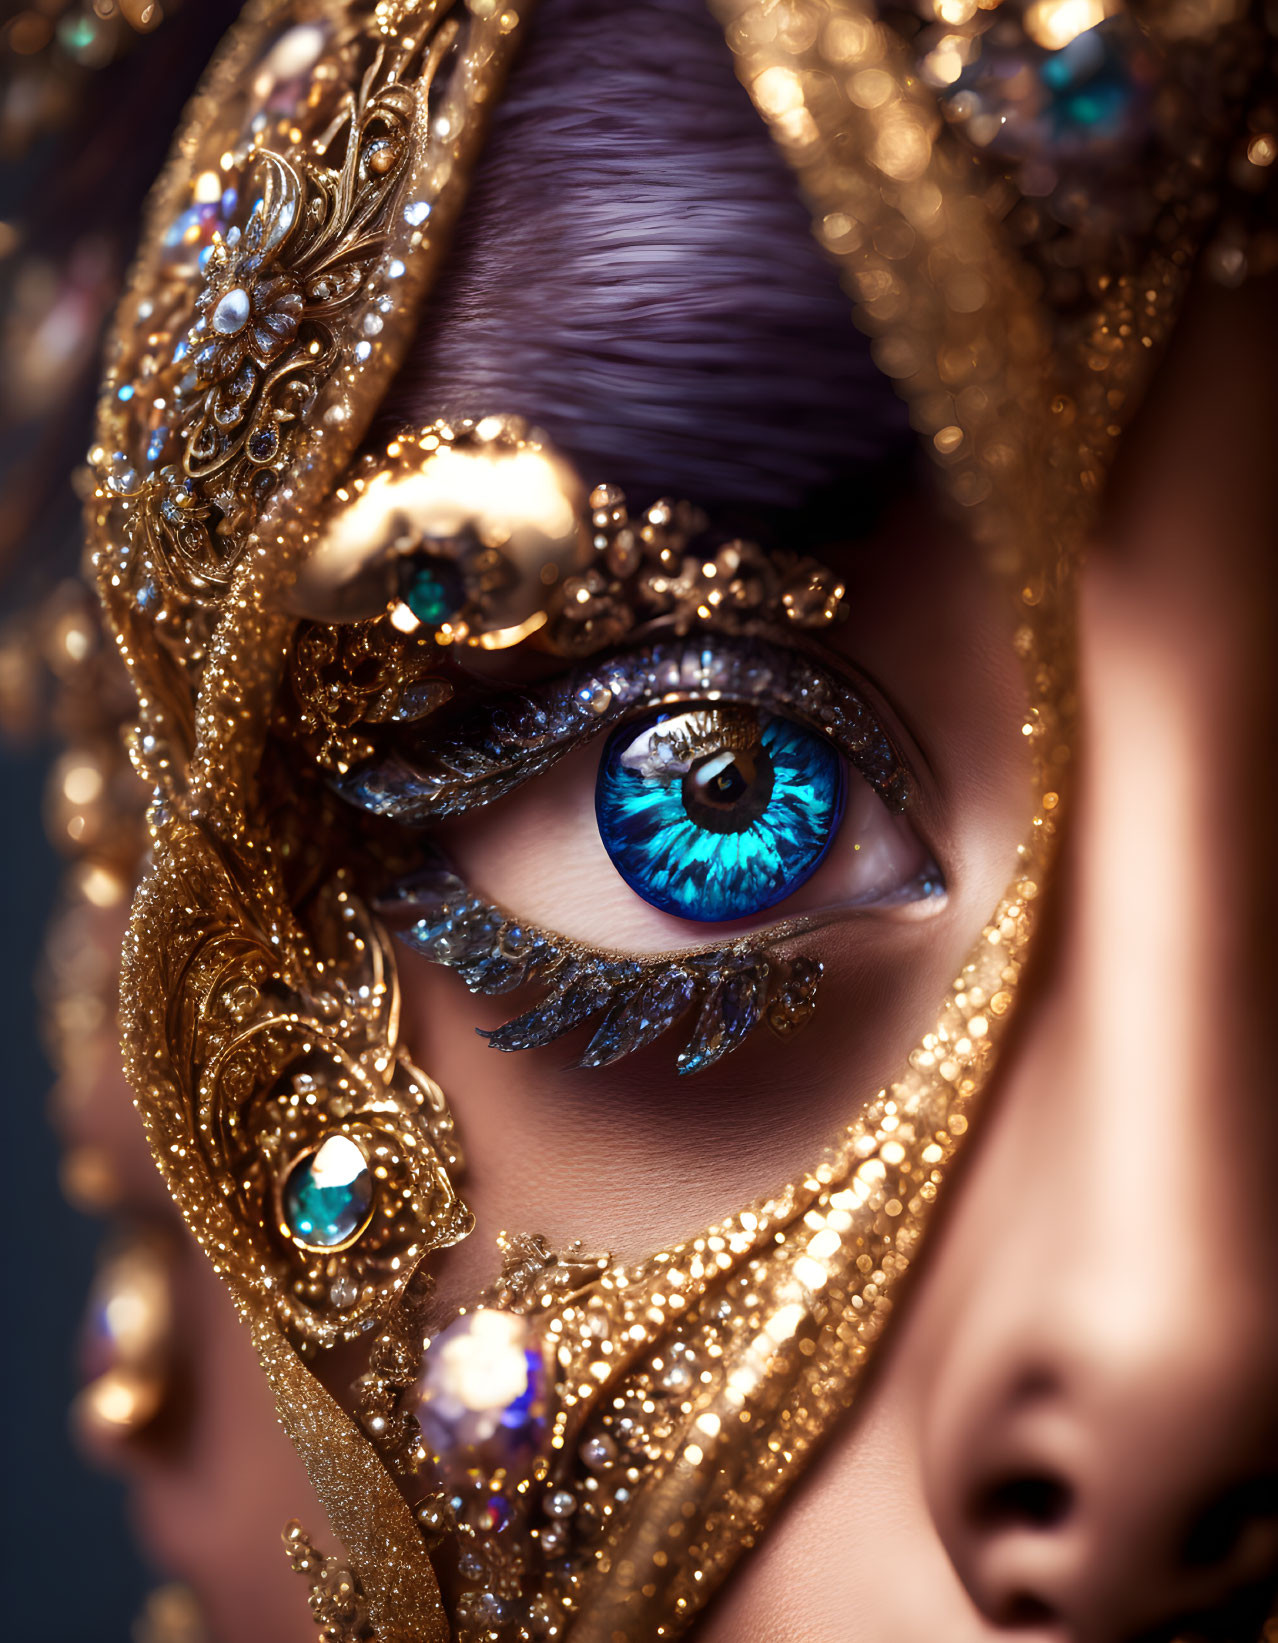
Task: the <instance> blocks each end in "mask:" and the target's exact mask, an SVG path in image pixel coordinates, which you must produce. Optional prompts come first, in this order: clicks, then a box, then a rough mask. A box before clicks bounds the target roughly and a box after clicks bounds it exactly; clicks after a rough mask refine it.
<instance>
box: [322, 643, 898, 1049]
mask: <svg viewBox="0 0 1278 1643" xmlns="http://www.w3.org/2000/svg"><path fill="white" fill-rule="evenodd" d="M671 701H678V702H682V703H685V704H686V703H693V704H698V705H699V704H702V703H704V704H707V705H709V704H712V703H735V704H739V705H742V706H748V707H759V708H765V709H767V710H768V711H770V712H773V713H776V712H782V713H789V714H792V715H793V716H794V717H795V718H797V719H799V720H800V721H801V722H803V723H805V724H807V725H808V726H810V727H811V728H813V729H815V730H818V731H820V732H821V734H822V735H824V736H825V737H827V738H828V739H829V740H830V741H831V742H832V743H833V744H834V746H835V747H836V748H837V749H838V750H839V752H840V753H842V754H843V755H844V757H846V758H847V760H848V762H849V763H850V764H851V765H853V767H854V768H855V769H856V770H858V771H859V772H860V773H861V775H862V776H863V777H864V778H865V780H866V781H867V782H868V783H869V785H870V786H871V787H872V788H873V789H874V790H875V792H876V793H877V794H878V795H879V797H880V799H882V801H883V802H884V803H885V804H886V805H887V806H888V807H889V808H890V809H893V810H901V809H903V808H904V807H905V804H906V801H907V798H908V795H909V781H908V776H907V773H906V770H905V768H904V765H903V763H902V761H901V759H900V757H899V755H898V754H897V752H896V749H895V747H894V746H893V743H892V741H891V739H890V738H889V736H888V734H887V732H886V731H885V730H884V728H883V727H882V725H881V724H880V722H879V720H878V718H877V716H876V715H875V713H874V712H873V710H872V709H871V708H870V706H869V705H868V703H867V702H866V701H865V699H864V698H863V696H862V695H861V694H860V693H859V692H858V691H857V690H856V689H854V688H853V687H852V686H851V685H850V684H849V683H848V682H847V681H846V680H845V679H843V678H842V677H841V676H840V675H839V674H837V673H835V672H834V671H832V670H831V669H829V668H826V667H823V666H822V665H820V664H819V663H817V662H815V661H814V660H812V659H810V658H808V657H807V656H804V655H801V654H800V653H798V652H796V651H793V650H791V649H788V648H786V649H782V648H778V647H776V646H773V645H769V644H767V643H765V642H763V641H761V640H758V639H752V640H744V641H743V640H730V639H725V640H720V639H716V640H708V639H706V638H705V636H704V635H703V636H699V637H692V638H688V639H678V640H674V639H672V640H664V641H659V642H657V643H654V644H651V645H648V646H646V647H644V648H642V649H639V650H637V651H632V652H630V653H628V654H626V653H622V654H618V655H615V656H613V657H611V658H608V659H605V660H603V661H598V660H596V661H593V662H591V663H588V664H585V665H582V666H580V667H578V668H576V669H575V670H573V671H572V672H571V673H569V674H567V675H565V676H563V677H561V678H560V679H558V680H556V681H553V682H552V683H550V684H548V685H546V686H544V687H542V688H541V689H540V690H526V691H517V692H506V693H501V694H495V695H494V696H492V697H490V698H488V700H487V701H481V702H478V703H472V704H471V705H470V706H469V707H467V708H465V709H463V710H462V711H460V712H458V713H454V714H453V715H452V716H451V720H445V719H444V716H443V715H442V714H441V715H437V716H435V717H434V718H433V719H432V720H431V723H430V727H429V731H427V732H425V733H423V734H422V735H421V736H420V738H419V739H418V741H417V745H416V746H412V745H410V746H409V747H408V748H407V749H406V750H405V751H403V752H401V751H399V750H398V749H396V750H395V751H393V752H391V753H390V754H389V755H388V756H387V757H385V758H384V759H382V760H381V761H380V762H379V763H377V764H375V765H373V766H370V767H365V768H363V769H361V770H357V771H355V772H354V773H352V774H351V775H350V776H349V777H346V778H344V779H343V780H341V781H340V782H339V784H338V785H339V787H340V789H341V790H342V791H343V792H344V793H345V794H346V796H347V797H348V798H350V799H353V800H354V801H355V802H356V803H358V804H359V805H361V806H362V807H363V808H365V809H368V810H371V811H375V812H378V813H381V814H388V815H391V816H394V817H395V818H396V819H398V820H400V821H403V822H407V823H410V824H418V825H421V824H424V823H428V822H433V821H439V820H443V819H445V818H448V817H454V816H459V815H463V814H465V813H466V812H468V811H470V810H473V809H476V808H478V807H480V806H483V805H486V804H489V803H492V802H493V801H494V800H496V799H498V798H501V797H503V796H504V795H506V794H508V793H510V792H512V791H513V790H514V789H515V788H517V787H519V786H520V785H522V784H523V783H524V782H526V781H528V780H530V779H531V778H532V777H533V776H535V775H538V774H540V773H542V772H543V771H545V770H547V769H549V768H550V767H551V766H552V765H553V764H555V763H557V762H558V761H559V759H561V758H563V757H564V756H565V755H566V754H568V753H570V752H571V751H573V750H574V749H575V748H576V747H579V746H581V745H583V744H584V743H585V742H587V741H589V740H591V739H593V738H595V737H597V736H599V735H600V734H601V733H603V732H605V731H607V730H608V729H610V728H612V727H614V726H616V725H618V724H624V723H625V722H627V721H629V720H634V719H635V718H636V717H637V716H638V715H639V714H641V713H642V712H644V711H645V710H647V711H650V710H651V709H652V708H654V707H655V706H658V705H660V704H662V703H665V702H671ZM439 859H440V861H441V863H442V858H439ZM383 906H384V909H385V910H386V912H387V913H388V914H391V915H394V916H395V922H396V923H397V924H402V922H403V920H404V918H405V917H408V918H410V919H411V920H412V922H411V924H410V925H409V926H408V928H407V929H403V930H401V939H402V940H404V941H405V942H406V944H407V945H408V946H410V947H412V948H414V949H415V950H416V951H418V952H420V953H422V954H423V955H424V956H426V957H427V958H429V959H431V960H433V961H434V962H436V963H439V964H443V965H445V966H446V967H448V968H450V969H453V970H455V971H456V972H457V973H458V975H459V976H460V977H461V979H462V980H463V981H464V982H465V984H466V985H467V987H469V989H470V990H471V991H472V992H476V993H484V994H487V995H490V996H491V995H500V994H502V993H506V992H510V991H513V990H514V989H515V988H517V987H522V986H524V985H526V984H529V983H533V982H540V983H544V984H545V985H546V986H547V988H548V989H549V990H548V992H547V993H546V995H545V996H544V997H543V998H542V999H541V1001H540V1002H539V1003H538V1004H536V1005H534V1006H533V1007H532V1008H531V1009H528V1010H526V1011H524V1012H523V1013H522V1014H521V1015H519V1016H516V1017H515V1018H513V1019H512V1020H510V1021H508V1022H506V1023H505V1024H504V1025H502V1026H501V1027H498V1028H496V1029H495V1030H493V1031H491V1032H487V1033H485V1034H484V1036H485V1037H487V1039H488V1041H489V1044H490V1045H491V1047H492V1048H494V1049H498V1050H503V1051H514V1050H519V1049H530V1048H534V1047H540V1046H543V1045H547V1044H550V1043H552V1042H554V1041H555V1040H556V1039H558V1038H560V1037H562V1036H564V1035H565V1034H567V1033H569V1032H571V1031H573V1030H574V1029H576V1028H578V1027H580V1026H582V1025H584V1024H585V1023H587V1022H589V1021H591V1020H592V1019H595V1020H596V1026H595V1031H594V1034H593V1036H592V1037H591V1040H590V1042H589V1044H588V1045H587V1047H586V1050H585V1052H584V1053H583V1055H582V1057H581V1060H580V1062H579V1063H578V1064H579V1065H580V1066H583V1067H602V1066H608V1065H610V1064H611V1063H612V1062H614V1061H617V1060H620V1059H621V1058H622V1057H623V1056H626V1055H629V1054H632V1053H633V1052H635V1051H636V1050H639V1049H643V1048H644V1047H646V1046H647V1045H648V1044H651V1043H652V1042H654V1041H655V1040H656V1039H657V1038H659V1037H660V1036H662V1034H664V1033H665V1032H667V1031H668V1030H670V1028H672V1027H673V1026H674V1024H675V1023H676V1022H677V1021H678V1020H680V1019H681V1018H682V1017H684V1016H685V1015H688V1014H690V1013H692V1012H694V1011H695V1026H694V1028H693V1031H692V1034H691V1036H690V1038H689V1039H688V1040H687V1042H686V1043H685V1045H684V1046H683V1048H682V1049H681V1050H680V1052H679V1054H678V1056H677V1058H676V1068H677V1071H678V1072H679V1073H680V1074H681V1075H684V1076H686V1075H688V1074H691V1073H696V1072H700V1071H703V1070H704V1069H706V1068H708V1067H710V1066H713V1065H714V1063H715V1062H717V1061H719V1060H720V1059H722V1057H723V1056H725V1055H727V1054H729V1053H730V1052H731V1051H732V1050H734V1049H736V1048H738V1046H739V1045H740V1044H741V1043H743V1042H744V1040H745V1039H746V1038H747V1037H748V1036H749V1034H750V1033H751V1032H752V1031H753V1030H754V1029H755V1027H756V1026H758V1024H759V1023H760V1022H761V1021H766V1022H767V1023H768V1025H769V1026H770V1027H771V1028H772V1030H773V1031H774V1032H775V1033H776V1034H777V1035H778V1036H779V1037H782V1038H787V1037H789V1036H790V1035H791V1034H792V1033H793V1032H795V1031H797V1030H798V1029H799V1028H800V1027H802V1026H803V1025H804V1024H805V1023H806V1022H807V1020H808V1019H809V1017H810V1016H811V1014H812V1011H813V1009H814V1007H815V1001H816V993H817V987H818V983H819V982H820V979H821V975H822V965H821V964H820V962H819V961H818V960H815V959H811V958H806V957H791V958H785V957H782V956H781V955H780V952H779V949H780V948H781V947H782V946H783V945H784V943H785V941H786V940H787V939H788V938H790V937H792V936H793V935H795V934H796V933H798V931H799V930H800V929H802V928H804V927H805V925H804V921H790V922H789V923H787V924H783V925H781V926H774V927H773V928H772V929H770V930H768V931H766V932H761V933H759V934H756V935H753V936H748V937H743V938H741V939H739V940H737V941H734V942H731V943H729V944H726V945H722V946H717V947H707V948H703V949H694V950H691V951H688V950H685V951H682V952H679V953H673V954H661V955H653V956H651V957H646V958H643V959H638V958H633V957H629V956H626V955H623V954H613V953H606V952H601V951H598V950H595V949H591V948H587V947H584V946H582V945H580V944H578V943H574V942H572V941H570V940H567V939H566V938H563V937H561V936H558V935H555V934H554V933H553V932H550V931H547V930H543V929H539V928H537V927H535V926H533V925H529V924H527V923H525V922H523V921H520V920H518V919H515V918H512V917H509V916H507V915H506V914H505V913H504V912H503V911H502V910H501V909H500V908H498V907H496V906H494V905H493V904H492V903H490V902H487V901H484V900H483V899H481V898H480V897H477V896H475V895H473V894H472V893H471V891H470V889H469V888H468V886H467V885H466V884H465V883H464V882H463V881H462V880H461V879H460V878H458V877H457V876H456V875H455V874H454V873H453V872H451V871H450V870H449V869H448V868H447V866H446V865H439V866H435V867H432V868H430V869H428V870H427V871H425V872H424V873H419V874H416V875H414V877H413V878H412V879H410V880H406V881H404V882H403V883H402V884H401V885H399V886H397V887H396V888H395V889H394V890H393V891H392V892H391V895H390V897H389V898H388V900H387V901H386V902H385V903H384V904H383ZM596 1018H598V1019H596Z"/></svg>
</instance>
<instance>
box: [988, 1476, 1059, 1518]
mask: <svg viewBox="0 0 1278 1643" xmlns="http://www.w3.org/2000/svg"><path fill="white" fill-rule="evenodd" d="M1073 1505H1074V1491H1073V1490H1072V1489H1071V1488H1070V1486H1069V1484H1067V1483H1066V1482H1065V1481H1064V1479H1063V1478H1058V1477H1055V1476H1053V1475H1052V1474H1051V1473H1050V1472H1023V1473H1018V1474H1015V1475H1014V1476H1012V1477H1005V1478H999V1479H997V1480H996V1481H995V1482H993V1483H990V1484H987V1485H986V1486H985V1487H984V1488H983V1489H981V1490H980V1492H979V1493H978V1494H977V1495H976V1497H975V1498H974V1500H973V1502H972V1516H973V1518H974V1519H975V1520H976V1522H978V1523H979V1524H981V1526H982V1527H984V1528H987V1529H1011V1528H1025V1529H1054V1528H1056V1527H1057V1526H1058V1525H1059V1524H1061V1523H1063V1522H1064V1521H1065V1519H1066V1518H1067V1517H1068V1516H1069V1514H1070V1511H1071V1510H1072V1508H1073Z"/></svg>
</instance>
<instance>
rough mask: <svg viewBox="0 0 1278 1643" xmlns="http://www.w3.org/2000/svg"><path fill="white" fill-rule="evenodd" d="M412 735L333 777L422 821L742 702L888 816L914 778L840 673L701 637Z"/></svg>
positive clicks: (616, 659) (864, 700)
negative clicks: (809, 733) (609, 734)
mask: <svg viewBox="0 0 1278 1643" xmlns="http://www.w3.org/2000/svg"><path fill="white" fill-rule="evenodd" d="M467 695H468V698H469V699H468V700H467V701H466V702H465V703H464V704H463V705H462V706H460V707H459V708H456V709H449V708H445V709H443V710H442V711H441V712H439V713H436V714H434V715H433V716H431V717H430V718H429V720H428V721H427V723H426V725H425V727H424V729H422V730H421V731H420V732H418V731H417V730H416V727H415V726H414V725H413V724H412V723H406V724H405V725H404V726H403V730H402V732H401V734H400V735H399V736H398V737H397V739H396V745H395V747H394V748H393V749H392V750H391V751H390V752H389V753H388V754H386V755H385V756H383V757H381V758H379V759H376V760H375V761H373V762H372V763H370V764H366V765H363V766H361V767H359V768H358V769H356V770H354V771H352V772H350V773H349V774H348V775H340V776H338V777H336V778H335V779H334V782H335V786H336V788H337V790H338V791H339V792H340V793H342V794H343V795H344V796H345V797H346V798H348V799H350V800H351V801H352V802H353V803H355V804H357V805H359V806H360V807H361V808H363V809H365V810H369V811H372V812H373V813H374V814H376V815H382V816H391V817H394V818H395V819H396V820H397V821H402V822H407V823H410V824H423V823H428V822H436V821H441V820H443V819H445V818H446V817H449V816H460V815H464V814H465V813H466V812H468V811H470V810H473V809H475V808H477V807H478V806H481V805H486V804H490V803H491V802H492V801H493V800H494V799H498V798H501V797H503V796H504V795H505V794H507V793H511V792H513V791H514V790H515V789H516V788H518V787H520V786H522V785H523V783H524V782H526V781H528V780H529V778H530V777H532V776H535V775H538V774H540V773H541V772H542V771H545V770H548V769H549V768H550V767H551V766H552V765H553V764H555V763H557V762H558V761H559V760H560V759H562V758H563V757H564V756H565V755H566V754H568V753H569V752H571V751H572V750H573V749H574V748H577V747H580V746H582V745H583V744H584V743H585V742H587V741H589V740H590V739H591V738H592V737H595V736H598V735H599V734H601V733H602V732H603V731H605V730H610V729H613V728H615V727H616V726H617V725H618V724H620V723H622V722H623V721H625V720H628V719H630V718H631V717H632V716H633V715H634V714H636V713H637V712H643V711H644V710H653V709H657V708H660V707H662V706H663V705H666V704H670V703H676V702H677V703H681V704H682V705H683V707H684V708H685V710H686V709H687V708H689V707H691V706H692V705H695V704H697V703H701V704H703V705H705V706H707V707H710V706H727V705H733V706H735V707H738V708H743V709H744V708H751V709H762V710H766V711H767V712H769V713H774V714H780V713H784V714H788V715H789V716H790V717H791V718H792V719H794V720H795V721H798V722H799V723H801V724H802V725H804V726H806V727H808V728H809V729H811V730H813V731H816V732H819V733H820V734H821V735H823V736H824V737H826V738H827V739H828V741H829V742H830V743H832V744H833V746H834V747H835V748H836V749H837V750H838V752H839V753H840V754H841V755H842V756H843V757H844V758H845V759H846V760H847V761H848V763H849V764H851V765H852V766H853V767H854V768H855V769H856V770H857V771H858V772H859V773H860V774H861V775H862V776H863V777H864V778H865V780H866V781H867V782H868V783H869V785H870V787H871V788H873V790H874V791H875V792H876V793H877V794H878V796H879V797H880V798H881V799H882V800H883V803H884V804H885V805H886V806H887V807H888V809H889V810H894V811H899V810H903V809H904V807H905V804H906V800H907V798H908V795H909V778H908V775H907V773H906V769H905V765H904V762H903V761H902V759H901V756H900V754H899V753H898V752H897V750H896V747H895V746H894V744H893V741H892V739H891V738H890V737H889V735H888V733H887V731H886V730H885V729H884V727H883V725H882V723H881V722H880V718H879V714H878V712H877V711H876V709H875V708H873V707H872V706H871V705H870V700H869V694H868V689H867V688H866V687H863V686H862V685H861V684H860V683H859V681H857V682H854V681H853V679H852V678H851V677H849V676H848V674H847V673H846V672H844V671H843V670H841V669H840V670H839V671H836V670H835V669H834V668H832V667H829V666H826V665H825V664H824V663H822V662H819V661H817V660H816V659H815V658H813V657H810V656H807V655H803V654H800V653H799V652H798V651H796V650H792V649H789V648H786V647H782V646H779V645H774V644H770V643H768V642H766V641H765V640H763V639H761V638H751V639H746V640H741V639H735V638H730V637H718V636H716V637H710V636H708V635H706V634H700V635H692V636H690V637H688V638H686V639H663V640H660V641H658V642H656V643H653V644H649V645H644V646H640V647H638V648H635V649H632V650H629V651H625V652H620V653H617V654H614V655H612V656H610V657H604V658H602V659H599V660H591V661H590V662H588V663H585V664H583V665H581V666H580V667H577V668H574V669H572V670H571V671H569V672H568V673H566V674H564V675H562V676H561V677H559V678H558V679H555V680H552V681H550V682H548V683H547V684H545V685H543V686H541V687H539V688H535V689H525V690H509V691H494V692H491V693H489V694H486V695H484V696H482V697H477V694H476V691H475V690H473V689H472V690H470V691H468V692H467Z"/></svg>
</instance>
